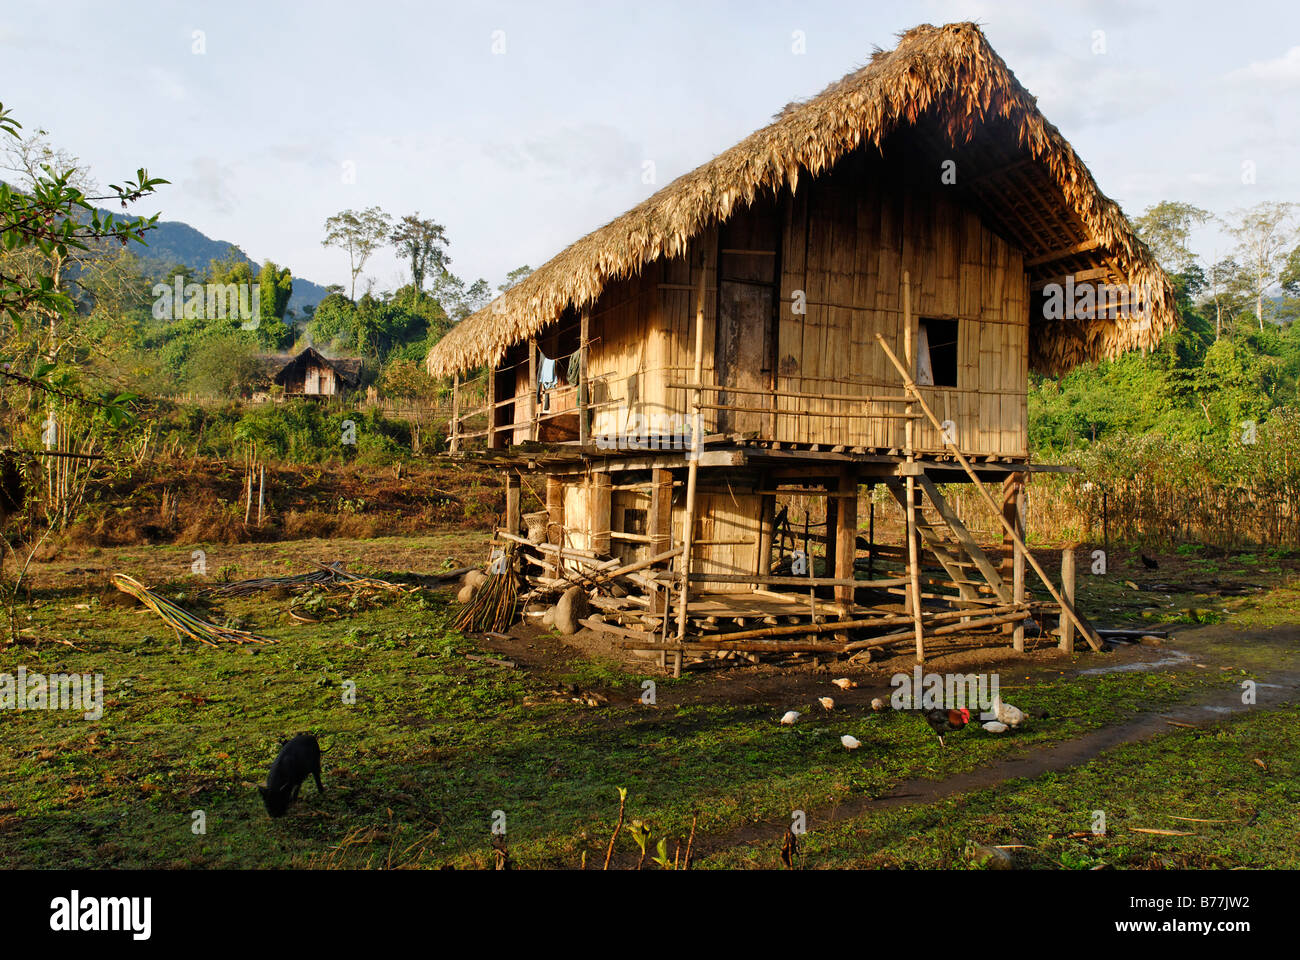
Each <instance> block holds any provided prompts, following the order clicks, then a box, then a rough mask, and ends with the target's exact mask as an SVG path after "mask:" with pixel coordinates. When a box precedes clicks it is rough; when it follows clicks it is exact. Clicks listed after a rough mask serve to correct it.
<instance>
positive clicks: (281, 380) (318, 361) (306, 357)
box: [272, 347, 361, 387]
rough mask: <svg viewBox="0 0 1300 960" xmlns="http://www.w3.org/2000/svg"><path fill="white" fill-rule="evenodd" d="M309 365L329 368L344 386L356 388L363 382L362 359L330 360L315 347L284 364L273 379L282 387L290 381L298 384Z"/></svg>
mask: <svg viewBox="0 0 1300 960" xmlns="http://www.w3.org/2000/svg"><path fill="white" fill-rule="evenodd" d="M277 359H278V358H277ZM309 364H310V365H312V366H317V367H329V368H330V369H331V370H333V371H334V373H335V374H336V375H337V376H338V378H339V382H340V383H342V384H343V385H344V386H348V387H355V386H356V385H357V383H358V382H360V380H361V358H360V357H333V358H330V357H327V356H325V355H324V354H323V353H321V352H320V351H318V350H317V349H316V348H315V347H307V348H305V349H304V350H303V351H302V352H301V353H299V354H298V355H297V356H296V357H293V358H292V359H290V360H289V361H288V362H287V363H282V364H281V365H280V368H279V370H278V371H277V372H276V374H275V376H274V377H273V378H272V379H273V380H274V381H275V382H276V383H278V384H280V385H281V386H284V385H285V384H287V383H289V382H290V381H295V382H296V381H297V380H300V379H301V378H302V376H303V372H304V368H306V367H307V366H308V365H309Z"/></svg>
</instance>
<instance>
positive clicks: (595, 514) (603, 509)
mask: <svg viewBox="0 0 1300 960" xmlns="http://www.w3.org/2000/svg"><path fill="white" fill-rule="evenodd" d="M611 486H612V481H611V479H610V476H609V474H608V473H596V474H593V475H592V477H591V503H590V506H589V507H588V511H587V516H588V521H589V523H590V524H591V551H592V553H594V554H596V555H597V556H599V557H605V556H608V555H609V553H610V550H611V549H612V547H613V543H612V541H613V538H612V537H610V535H609V529H610V520H611V519H612V518H611V513H612V511H613V502H612V496H611V495H612V490H611Z"/></svg>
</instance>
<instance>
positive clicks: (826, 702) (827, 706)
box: [817, 697, 835, 710]
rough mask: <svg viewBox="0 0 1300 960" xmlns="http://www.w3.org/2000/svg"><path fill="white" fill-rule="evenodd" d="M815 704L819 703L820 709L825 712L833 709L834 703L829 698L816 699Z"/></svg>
mask: <svg viewBox="0 0 1300 960" xmlns="http://www.w3.org/2000/svg"><path fill="white" fill-rule="evenodd" d="M817 702H818V703H820V704H821V705H822V707H823V708H824V709H826V710H834V709H835V701H834V700H833V699H832V698H830V697H818V698H817Z"/></svg>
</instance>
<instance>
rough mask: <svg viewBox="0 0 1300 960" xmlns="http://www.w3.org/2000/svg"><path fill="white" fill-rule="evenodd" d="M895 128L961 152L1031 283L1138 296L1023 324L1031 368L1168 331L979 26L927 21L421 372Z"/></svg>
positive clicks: (1162, 301)
mask: <svg viewBox="0 0 1300 960" xmlns="http://www.w3.org/2000/svg"><path fill="white" fill-rule="evenodd" d="M899 131H902V132H906V133H908V134H909V135H910V134H912V133H916V135H917V136H918V138H920V139H921V142H923V143H926V144H927V145H928V146H929V148H930V149H931V150H932V151H933V152H934V155H935V157H936V159H935V169H938V164H939V162H940V160H941V159H942V158H946V157H951V156H954V155H957V156H960V157H961V160H960V161H959V170H960V171H961V172H960V174H959V177H958V186H959V189H960V191H961V192H962V193H964V195H965V197H966V200H967V202H969V203H971V205H972V206H973V207H975V208H976V209H977V210H979V212H980V215H981V216H982V217H983V218H984V219H985V220H986V222H988V223H989V225H990V226H991V227H992V228H993V229H996V230H998V231H999V232H1000V233H1002V234H1003V235H1004V236H1007V237H1008V239H1010V240H1012V241H1013V242H1014V243H1016V244H1017V245H1018V246H1020V247H1021V248H1022V249H1023V250H1024V252H1025V264H1026V268H1027V269H1028V271H1029V274H1030V284H1031V290H1033V291H1041V289H1042V288H1043V286H1044V285H1045V284H1048V283H1051V282H1053V281H1058V280H1063V278H1064V277H1065V276H1066V275H1078V274H1081V273H1082V274H1084V278H1091V279H1094V280H1098V281H1100V282H1111V283H1130V284H1137V285H1140V286H1141V287H1142V288H1143V289H1144V290H1145V291H1146V293H1145V297H1146V306H1147V311H1146V318H1145V320H1140V319H1138V318H1132V319H1120V320H1115V319H1092V320H1052V321H1046V320H1039V319H1037V318H1036V317H1035V319H1034V320H1033V321H1032V327H1031V331H1030V363H1031V366H1032V367H1033V368H1034V369H1036V370H1039V371H1041V372H1045V373H1060V372H1064V371H1065V370H1068V369H1070V368H1071V367H1073V366H1076V365H1077V364H1079V363H1085V362H1089V361H1094V360H1098V359H1101V358H1104V357H1114V356H1117V355H1118V354H1120V353H1123V352H1125V351H1127V350H1130V349H1133V348H1137V347H1141V348H1150V347H1152V346H1154V345H1155V344H1156V343H1157V342H1158V341H1159V339H1160V337H1161V336H1162V335H1163V333H1164V332H1165V331H1166V330H1167V329H1169V328H1171V327H1172V326H1173V325H1174V323H1175V314H1174V298H1173V293H1172V290H1171V289H1170V287H1169V282H1168V278H1167V277H1166V276H1165V274H1164V272H1163V271H1162V270H1161V269H1160V267H1159V266H1158V265H1157V263H1156V262H1155V259H1154V258H1153V257H1152V255H1151V252H1150V251H1149V250H1148V249H1147V247H1146V246H1145V245H1144V244H1143V243H1142V242H1141V241H1140V240H1138V238H1137V237H1136V236H1135V235H1134V233H1133V230H1132V228H1131V227H1130V225H1129V223H1128V221H1127V220H1126V219H1125V217H1124V214H1123V212H1122V211H1121V210H1120V208H1119V206H1118V205H1117V204H1116V203H1115V202H1114V201H1112V200H1111V199H1109V198H1108V197H1107V196H1105V195H1104V194H1103V193H1102V192H1101V190H1099V189H1098V187H1097V184H1096V182H1095V181H1094V180H1093V178H1092V174H1091V173H1089V172H1088V168H1087V167H1086V166H1084V164H1083V162H1082V161H1081V160H1080V159H1079V157H1078V156H1077V155H1076V154H1075V152H1074V149H1073V148H1072V147H1071V146H1070V144H1069V143H1067V142H1066V141H1065V138H1064V137H1062V136H1061V134H1060V132H1059V131H1058V130H1057V129H1056V127H1054V126H1052V124H1050V123H1048V122H1047V120H1046V119H1044V117H1043V115H1042V114H1041V113H1040V112H1039V111H1038V107H1037V106H1036V102H1035V99H1034V97H1032V96H1031V95H1030V94H1029V93H1028V92H1027V91H1026V90H1025V89H1024V87H1022V86H1021V85H1020V83H1019V82H1018V81H1017V80H1016V78H1015V76H1014V75H1013V74H1012V73H1011V71H1010V70H1009V69H1008V68H1007V65H1006V64H1005V63H1004V62H1003V60H1002V58H1001V57H999V56H998V55H997V53H995V52H994V51H993V48H992V47H990V46H989V44H988V41H987V40H985V39H984V35H983V33H981V32H980V29H979V27H977V26H976V25H975V24H973V23H956V24H949V25H947V26H942V27H934V26H930V25H929V24H926V25H923V26H919V27H915V28H914V29H912V30H909V31H908V32H907V33H905V34H903V35H902V36H901V37H900V39H899V44H898V46H897V47H896V48H895V49H894V50H891V51H880V52H877V53H876V54H875V55H873V56H872V58H871V62H870V63H868V64H867V65H866V66H864V67H862V68H861V69H859V70H857V71H855V72H853V73H850V74H849V75H847V76H846V77H844V78H843V79H842V80H839V81H837V82H836V83H834V84H832V85H831V86H829V87H827V88H826V89H825V90H823V91H822V92H821V93H820V94H818V95H817V96H815V97H813V98H812V99H810V100H807V101H805V102H802V103H794V104H791V105H789V106H787V107H786V109H785V110H784V111H783V112H782V113H781V114H780V115H779V116H778V117H777V119H776V120H775V122H773V123H771V124H769V125H768V126H766V127H764V128H763V129H761V130H759V131H758V132H756V133H753V134H751V135H750V136H749V137H747V138H745V139H744V140H742V141H741V142H740V143H739V144H737V145H736V146H734V147H732V148H731V149H729V150H726V151H724V152H723V153H720V154H719V155H718V156H716V157H714V158H713V159H712V160H710V161H709V162H708V163H705V164H704V165H702V166H700V167H698V168H697V169H695V170H693V171H691V172H690V173H687V174H685V175H683V176H681V177H678V178H677V179H676V180H674V181H673V182H672V183H670V184H669V185H668V186H666V187H664V188H663V189H662V190H660V191H658V192H657V193H655V194H654V195H653V196H651V197H650V198H649V199H647V200H645V201H644V202H642V203H641V204H639V205H638V206H636V207H634V208H632V209H631V210H629V211H628V212H627V213H625V214H623V215H622V216H621V217H619V218H618V219H616V220H614V221H612V222H610V223H608V224H606V225H605V226H603V227H601V228H600V229H598V230H595V231H593V232H592V233H590V234H588V235H587V236H585V237H583V238H582V239H581V240H579V241H577V242H576V243H574V244H573V245H572V246H570V247H568V248H567V249H565V250H564V251H562V252H561V253H559V254H558V255H557V256H555V257H554V258H552V259H551V260H550V261H549V262H547V263H546V264H545V265H544V266H542V267H541V268H539V269H538V270H537V271H536V272H534V273H533V274H531V275H530V276H529V277H528V278H526V279H525V280H523V281H522V282H521V283H519V284H518V285H517V286H515V287H513V288H511V289H510V290H509V291H507V292H506V293H504V294H502V296H501V297H499V298H498V299H497V300H496V301H494V302H493V303H491V304H489V305H488V306H487V307H485V308H484V309H482V310H480V311H479V312H477V313H475V314H473V315H472V316H470V317H467V318H466V319H465V320H464V321H462V322H461V323H460V324H458V325H457V326H456V327H455V328H454V329H453V330H452V331H451V332H450V333H448V334H447V336H445V337H444V338H443V339H442V340H441V341H439V342H438V343H437V344H435V345H434V347H433V349H432V350H431V351H430V352H429V357H428V369H429V373H430V374H431V375H433V376H445V375H448V374H451V373H453V372H455V371H458V370H466V369H469V368H472V367H476V366H479V365H481V364H483V363H488V362H493V363H495V362H496V361H498V360H499V359H500V357H501V356H502V354H503V353H504V352H505V349H506V348H507V347H508V346H510V345H511V344H513V343H518V342H519V341H521V340H524V339H526V338H528V337H531V336H533V335H535V334H537V333H539V332H540V331H542V330H543V329H544V328H545V327H547V326H548V325H550V324H552V323H553V322H555V321H556V320H557V319H559V318H560V316H561V315H562V314H563V313H564V311H565V310H567V309H581V308H583V307H586V306H589V305H590V304H592V303H594V302H595V301H596V299H597V298H598V297H599V296H600V294H601V291H603V290H604V289H605V286H606V285H607V284H608V283H610V282H611V281H613V280H617V279H621V278H624V277H628V276H631V275H634V274H636V273H637V272H639V271H640V270H641V268H642V267H643V266H645V265H646V264H647V263H650V262H652V261H653V260H655V259H657V258H659V257H675V256H679V255H681V254H683V253H684V252H685V251H686V248H687V242H688V240H689V239H690V238H691V237H693V236H695V235H696V234H698V233H699V232H700V231H702V230H703V229H705V228H706V227H707V226H709V225H710V224H711V223H717V222H721V221H724V220H726V219H727V217H729V216H730V215H731V213H732V212H733V211H734V210H736V209H737V207H738V205H747V204H749V203H751V202H753V200H754V199H755V197H756V196H758V195H759V193H760V192H763V191H766V192H770V193H775V192H777V191H779V190H781V189H783V188H785V187H789V188H790V189H791V190H793V189H796V187H797V185H798V182H799V180H800V178H801V177H808V176H813V177H815V176H817V175H818V174H819V173H822V172H823V171H826V170H828V169H829V168H830V167H831V166H832V165H833V164H834V163H835V162H836V161H837V160H838V159H839V158H841V157H842V156H844V155H845V154H847V153H848V152H849V151H852V150H854V149H856V148H857V147H859V146H863V145H866V144H871V145H873V146H874V147H876V148H879V147H880V145H881V143H882V142H883V141H884V140H885V138H886V137H888V136H889V135H890V134H892V133H895V132H899ZM926 133H928V134H931V136H930V138H929V140H928V141H927V140H925V139H924V134H926ZM954 151H957V153H956V154H954ZM972 170H973V171H974V175H972ZM1085 271H1086V273H1085ZM1081 279H1083V278H1081Z"/></svg>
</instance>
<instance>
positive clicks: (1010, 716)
mask: <svg viewBox="0 0 1300 960" xmlns="http://www.w3.org/2000/svg"><path fill="white" fill-rule="evenodd" d="M993 716H994V718H995V719H996V720H997V721H998V722H999V723H1005V724H1006V725H1007V726H1008V727H1010V728H1011V729H1012V730H1014V729H1015V728H1016V727H1018V726H1020V724H1021V722H1022V721H1023V720H1024V719H1025V712H1024V711H1023V710H1021V709H1020V708H1019V707H1013V706H1012V705H1011V704H1009V703H1003V702H1002V697H1001V695H999V696H996V697H994V698H993Z"/></svg>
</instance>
